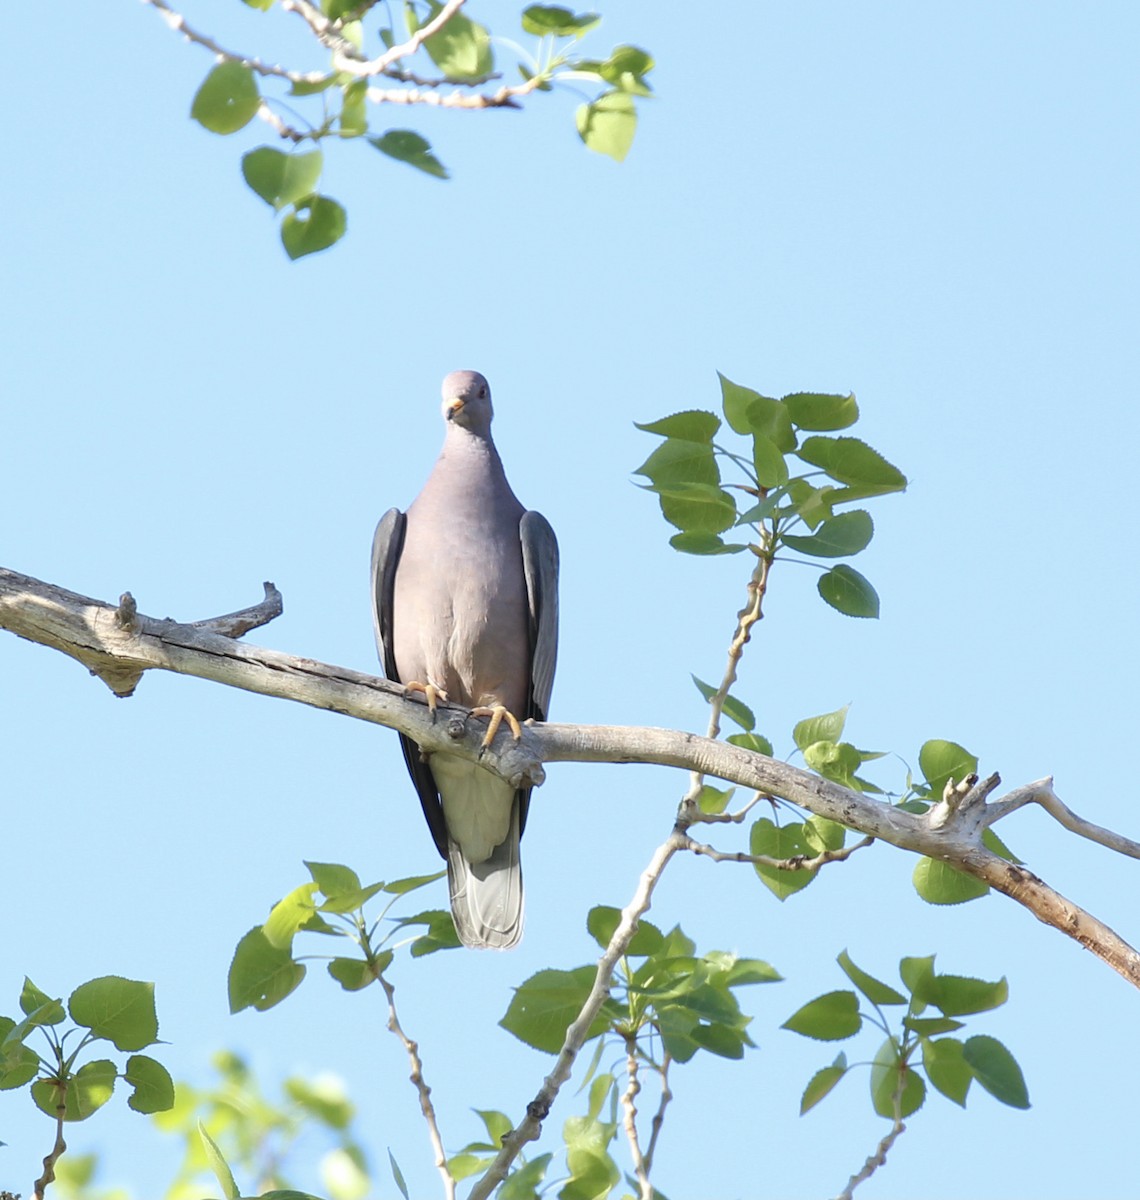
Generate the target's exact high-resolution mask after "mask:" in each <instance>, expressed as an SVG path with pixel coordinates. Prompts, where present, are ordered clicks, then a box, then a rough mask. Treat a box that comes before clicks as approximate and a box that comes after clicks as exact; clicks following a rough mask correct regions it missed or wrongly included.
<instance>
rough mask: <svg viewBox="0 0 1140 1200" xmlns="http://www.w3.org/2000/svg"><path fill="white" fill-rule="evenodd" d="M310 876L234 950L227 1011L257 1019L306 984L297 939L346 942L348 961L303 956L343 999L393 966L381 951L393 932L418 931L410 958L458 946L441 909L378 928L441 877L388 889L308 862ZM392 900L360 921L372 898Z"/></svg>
mask: <svg viewBox="0 0 1140 1200" xmlns="http://www.w3.org/2000/svg"><path fill="white" fill-rule="evenodd" d="M305 866H306V867H308V869H309V874H310V876H311V877H312V878H311V880H310V881H309V882H308V883H303V884H301V885H300V886H299V887H296V888H294V889H293V890H292V891H291V892H290V893H289V894H288V895H287V896H286V897H284V899H282V900H279V901H278V902H277V903H276V904H275V905H274V906H273V909H272V910H271V912H270V914H269V918H268V920H267V921H266V922H265V923H264V924H263V925H256V926H254V928H253V929H251V930H250V931H249V932H248V933H247V934H246V935H245V937H243V938H242V939H241V941H240V942H239V943H238V945H237V949H236V950H235V951H234V957H233V961H232V962H231V963H230V972H229V997H230V1011H231V1012H235V1013H236V1012H241V1010H242V1009H243V1008H255V1009H257V1010H258V1011H259V1012H264V1011H265V1010H266V1009H270V1008H272V1007H273V1006H274V1005H276V1004H280V1003H281V1001H282V1000H284V999H285V997H286V996H288V995H289V994H290V993H291V992H292V991H293V990H294V989H295V988H296V987H297V986H298V985H299V984H300V982H301V980H302V979H304V978H305V974H306V967H305V963H304V962H303V961H302V960H301V959H300V958H298V957H297V956H296V955H295V954H294V950H293V941H294V938H295V937H296V936H297V934H298V933H302V932H303V933H315V934H322V935H324V936H326V937H333V938H341V939H347V940H348V941H349V942H351V943H352V944H353V946H355V950H354V951H353V952H352V953H350V954H343V955H342V954H336V955H319V956H318V955H308V956H306V957H309V958H313V957H321V958H325V959H326V960H327V969H328V973H329V974H330V975H331V976H332V977H333V979H335V980H336V981H337V983H339V984H340V986H341V987H342V988H344V990H345V991H346V992H358V991H360V990H361V989H362V988H366V987H368V985H369V984H371V983H374V982H375V981H376V980H377V979H379V978H380V976H381V975H383V973H384V972H385V971H386V970H387V969H388V967H389V966H390V965H391V962H392V959H393V957H394V954H395V949H394V948H389V949H385V948H384V947H385V944H386V943H388V942H390V941H391V940H392V939H393V938H394V937H396V936H397V935H398V934H399V933H401V932H403V931H405V930H408V929H415V928H417V927H419V926H423V927H424V932H423V933H420V934H418V935H416V936H413V937H409V938H408V939H406V940H408V941H410V942H411V953H412V956H413V957H415V958H419V957H422V956H423V955H425V954H432V953H434V952H435V951H436V950H450V949H453V948H454V947H456V946H458V945H459V938H458V937H457V936H456V933H455V925H454V923H453V922H452V920H451V914H450V913H449V912H445V911H444V910H442V909H431V910H428V911H425V912H419V913H415V914H414V915H413V916H410V917H402V918H400V919H399V920H393V922H392V924H391V927H390V928H389V929H387V930H386V931H384V930H382V929H381V923H382V922H383V921H384V920H385V918H387V916H388V913H389V911H390V910H391V908H392V905H393V904H395V903H396V902H397V901H398V900H399V899H400V898H401V897H403V896H406V895H407V894H408V893H409V892H414V891H416V890H417V889H419V888H422V887H425V886H426V885H427V884H429V883H434V882H435V881H436V880H437V879H440V878H441V877H442V876H443V874H444V872H442V871H438V872H436V873H435V874H433V875H415V876H411V877H409V878H407V879H396V880H393V881H392V882H391V883H372V884H369V885H367V886H364V885H362V884H361V882H360V877H359V876H358V875H357V874H356V872H355V871H354V870H352V868H351V867H346V866H342V865H341V864H340V863H318V862H307V863H305ZM377 895H387V896H390V897H391V899H390V900H389V901H388V903H387V904H386V905H385V906H384V908H383V909H382V910H381V912H380V914H379V916H377V917H376V918H374V919H373V918H369V917H366V916H365V913H364V905H365V904H367V903H368V901H369V900H371V899H372V898H373V897H374V896H377Z"/></svg>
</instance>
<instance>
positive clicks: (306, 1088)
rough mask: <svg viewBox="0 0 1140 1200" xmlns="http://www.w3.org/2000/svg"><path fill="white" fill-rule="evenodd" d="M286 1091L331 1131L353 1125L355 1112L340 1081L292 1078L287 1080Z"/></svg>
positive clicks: (319, 1078)
mask: <svg viewBox="0 0 1140 1200" xmlns="http://www.w3.org/2000/svg"><path fill="white" fill-rule="evenodd" d="M285 1091H286V1093H287V1094H288V1096H289V1098H290V1099H291V1100H294V1101H295V1102H296V1103H297V1104H299V1105H300V1106H301V1108H303V1109H304V1110H305V1112H306V1113H307V1114H308V1115H309V1116H311V1117H312V1118H313V1119H314V1120H316V1121H319V1122H320V1123H321V1124H322V1125H325V1126H327V1127H328V1128H329V1129H347V1128H348V1127H349V1126H350V1125H351V1124H352V1120H353V1116H354V1115H355V1110H354V1108H353V1105H352V1104H351V1102H350V1101H349V1099H348V1097H347V1096H346V1095H345V1094H344V1086H343V1084H342V1083H341V1082H340V1081H339V1080H336V1079H328V1078H327V1077H326V1078H324V1079H322V1078H321V1077H320V1076H317V1078H316V1079H313V1080H308V1079H301V1078H298V1077H297V1076H292V1077H290V1078H289V1079H286V1080H285Z"/></svg>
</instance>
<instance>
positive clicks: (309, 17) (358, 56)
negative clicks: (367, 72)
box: [281, 0, 364, 70]
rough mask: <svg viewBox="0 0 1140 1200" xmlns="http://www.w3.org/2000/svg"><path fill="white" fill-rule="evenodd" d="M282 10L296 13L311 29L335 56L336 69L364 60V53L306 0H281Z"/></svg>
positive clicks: (342, 68) (357, 63)
mask: <svg viewBox="0 0 1140 1200" xmlns="http://www.w3.org/2000/svg"><path fill="white" fill-rule="evenodd" d="M281 9H282V11H283V12H291V13H296V14H297V16H299V17H300V18H301V20H302V21H304V22H305V24H306V25H308V27H309V29H310V30H312V33H313V36H314V37H315V38H316V39H317V41H318V42H320V43H321V45H322V46H324V47H325V48H326V49H328V50H331V51H332V52H333V54H334V55H335V56H336V58H335V60H334V63H333V65H334V66H335V67H336V68H337V70H344V69H346V66H347V64H348V63H355V64H356V65H359V64H360V63H361V62H362V61H364V55H363V54H362V53H361V52H360V51H359V50H358V49H357V48H356V47H355V46H354V45H353V44H352V43H351V42H350V41H349V40H348V39H347V38H345V37H342V36H341V35H340V32H339V31H338V30H337V29H336V27H335V24H336V23H335V22H333V21H331V20H329V18H328V17H326V16H325V14H324V13H323V12H321V10H320V9H319V8H317V7H315V6H314V5H312V4H310V3H309V2H308V0H281Z"/></svg>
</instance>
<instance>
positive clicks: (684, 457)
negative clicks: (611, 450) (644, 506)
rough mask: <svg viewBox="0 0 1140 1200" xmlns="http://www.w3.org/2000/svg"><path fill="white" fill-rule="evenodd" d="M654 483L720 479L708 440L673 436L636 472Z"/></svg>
mask: <svg viewBox="0 0 1140 1200" xmlns="http://www.w3.org/2000/svg"><path fill="white" fill-rule="evenodd" d="M633 474H634V475H644V476H645V478H646V479H648V480H649V481H650V482H651V483H652V484H653V486H654V487H656V488H661V487H669V486H672V485H673V484H678V483H711V484H719V483H720V470H719V468H718V467H717V465H716V459H715V458H714V457H713V450H712V446H711V445H710V444H709V443H708V442H697V441H692V440H690V439H689V438H677V437H669V438H666V439H665V441H663V442H662V443H661V445H660V446H658V447H657V449H656V450H654V451H653V453H652V454H651V455H650V456H649V457H648V458H647V459H646V460H645V462H643V463H642V464H641V466H640V467H638V468H637V470H636V471H634V472H633Z"/></svg>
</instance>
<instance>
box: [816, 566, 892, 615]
mask: <svg viewBox="0 0 1140 1200" xmlns="http://www.w3.org/2000/svg"><path fill="white" fill-rule="evenodd" d="M816 586H817V587H818V589H819V594H820V595H821V596H822V597H823V598H824V600H826V601H827V603H828V604H830V605H831V607H832V608H834V609H837V610H838V611H839V612H841V613H843V614H844V615H845V616H848V617H877V616H878V615H879V597H878V594H877V593H876V592H875V589H874V588H873V587H872V586H871V584H870V582H869V581H868V580H867V579H865V578H864V577H863V576H862V575H860V574H859V572H858V571H856V570H855V569H854V568H852V567H849V566H848V565H847V564H846V563H840V564H839V566H837V567H832V568H831V570H830V571H826V572H824V574H822V575H821V576H820V577H819V583H818V584H817V585H816Z"/></svg>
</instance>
